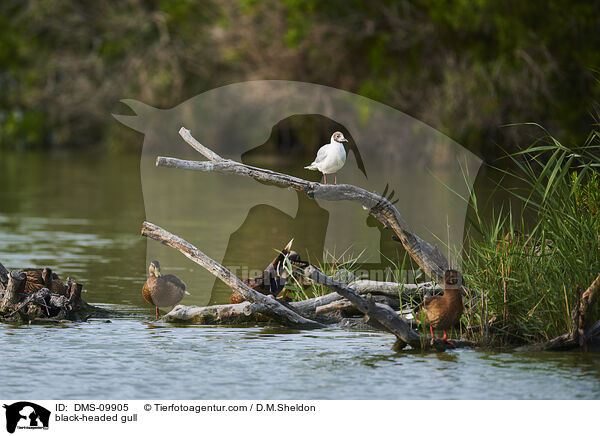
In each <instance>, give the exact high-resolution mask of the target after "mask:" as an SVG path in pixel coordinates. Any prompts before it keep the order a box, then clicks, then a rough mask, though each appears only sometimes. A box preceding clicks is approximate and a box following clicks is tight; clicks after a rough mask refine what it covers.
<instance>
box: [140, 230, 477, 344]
mask: <svg viewBox="0 0 600 436" xmlns="http://www.w3.org/2000/svg"><path fill="white" fill-rule="evenodd" d="M142 235H143V236H146V237H149V238H152V239H154V240H156V241H159V242H161V243H162V244H164V245H167V246H170V247H172V248H175V249H176V250H178V251H179V252H181V253H182V254H184V255H185V256H186V257H188V258H189V259H191V260H192V261H194V262H196V263H197V264H198V265H200V266H202V267H204V268H206V269H207V270H208V271H210V272H211V273H212V274H214V275H215V276H216V277H218V278H219V279H221V280H222V281H223V282H224V283H225V284H227V285H228V286H229V287H231V288H232V289H233V290H234V291H236V292H238V293H239V294H240V295H242V296H243V297H244V298H245V299H246V300H247V301H248V303H241V304H238V305H227V306H221V307H219V308H216V309H215V308H214V307H213V308H210V307H208V308H202V310H201V311H198V312H196V319H202V320H204V319H214V318H215V317H220V319H223V318H224V317H227V318H229V319H231V318H233V319H241V318H240V316H242V317H243V316H248V315H247V314H249V313H251V312H258V313H260V314H261V315H264V316H266V317H267V318H270V319H273V320H275V321H277V322H279V323H281V324H283V325H285V326H288V327H295V328H320V327H324V326H325V324H323V323H321V322H318V321H315V320H311V319H309V318H306V317H304V316H302V315H300V313H299V311H296V310H294V308H293V306H289V307H288V306H286V305H283V304H282V303H281V302H279V301H277V300H276V299H275V298H272V297H270V296H266V295H263V294H261V293H259V292H256V291H254V290H253V289H251V288H249V287H248V286H247V285H246V284H244V283H243V282H242V281H241V280H240V279H239V278H237V277H236V276H235V275H234V274H233V273H231V271H229V270H228V269H226V268H225V267H223V266H222V265H220V264H219V263H218V262H216V261H214V260H213V259H211V258H210V257H208V256H207V255H206V254H204V253H203V252H201V251H200V250H198V249H197V248H196V247H194V246H193V245H192V244H190V243H189V242H187V241H185V240H184V239H182V238H180V237H179V236H176V235H174V234H172V233H170V232H168V231H167V230H165V229H162V228H161V227H159V226H157V225H155V224H152V223H149V222H144V224H143V226H142ZM305 274H307V276H308V277H310V279H312V280H313V281H314V282H316V283H318V284H322V285H325V286H327V287H328V288H330V289H332V290H334V291H336V292H337V293H338V294H339V295H341V296H342V297H344V298H346V299H347V300H348V301H350V302H351V303H352V304H353V305H354V306H355V307H356V308H357V309H358V310H359V311H360V312H361V313H363V314H364V315H365V317H366V319H367V321H368V322H369V323H370V324H371V325H373V326H374V327H376V328H379V329H382V330H385V331H388V332H390V333H392V334H394V335H395V336H396V338H397V342H396V345H395V347H396V348H397V349H401V348H403V347H404V346H406V345H407V344H408V345H410V346H411V347H412V348H416V349H421V350H426V349H429V348H432V347H433V348H435V349H436V350H440V351H443V350H446V349H448V348H455V347H471V346H473V345H474V344H472V343H469V342H463V341H454V345H452V344H450V343H448V342H446V341H442V340H439V339H433V338H429V337H426V336H422V335H420V334H419V333H417V332H416V331H414V330H412V329H411V328H410V326H409V325H408V323H406V322H405V321H404V320H403V319H402V317H401V316H400V315H398V314H397V313H396V312H395V311H394V309H392V308H391V307H389V306H387V305H385V304H380V303H377V302H375V301H374V300H373V298H372V297H371V295H367V298H365V297H363V296H361V295H359V294H358V293H357V292H356V291H354V290H353V289H351V288H350V287H348V286H347V285H346V284H344V283H340V282H338V281H335V280H333V279H332V278H330V277H328V276H327V275H325V274H323V272H321V271H320V270H319V269H317V268H315V267H314V266H312V265H310V266H309V267H308V268H306V272H305ZM323 301H325V298H323ZM330 302H331V301H329V302H328V303H330ZM251 303H254V304H255V305H256V306H254V307H252V305H251ZM328 303H325V304H328ZM322 305H323V304H321V306H322ZM225 307H226V309H225ZM178 310H183V309H181V306H178V308H176V309H175V311H174V312H175V314H176V313H177V311H178ZM175 314H168V317H167V319H169V318H172V317H174V315H175Z"/></svg>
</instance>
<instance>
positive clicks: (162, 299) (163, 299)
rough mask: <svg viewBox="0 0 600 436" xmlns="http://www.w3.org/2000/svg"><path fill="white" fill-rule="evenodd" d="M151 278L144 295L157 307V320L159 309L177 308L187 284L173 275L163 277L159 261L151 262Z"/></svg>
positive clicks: (143, 290) (149, 268) (145, 286)
mask: <svg viewBox="0 0 600 436" xmlns="http://www.w3.org/2000/svg"><path fill="white" fill-rule="evenodd" d="M148 272H149V273H150V277H148V280H146V283H144V287H143V289H142V295H143V297H144V299H145V300H146V301H147V302H148V303H150V304H152V305H153V306H154V307H156V319H158V308H159V307H163V306H172V307H175V305H176V304H177V303H179V302H180V301H181V300H182V299H183V296H184V295H185V294H188V295H190V293H189V292H187V291H186V290H185V283H184V282H183V281H181V280H180V279H179V278H178V277H176V276H174V275H173V274H166V275H162V274H161V273H160V264H159V263H158V260H153V261H152V262H150V266H149V267H148Z"/></svg>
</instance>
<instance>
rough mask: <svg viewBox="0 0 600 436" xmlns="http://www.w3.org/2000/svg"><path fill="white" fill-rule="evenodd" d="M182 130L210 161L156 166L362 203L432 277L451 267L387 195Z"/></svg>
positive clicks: (167, 160) (162, 161) (165, 160)
mask: <svg viewBox="0 0 600 436" xmlns="http://www.w3.org/2000/svg"><path fill="white" fill-rule="evenodd" d="M179 134H180V135H181V136H182V137H183V139H184V140H185V141H186V142H187V143H188V144H190V145H191V146H192V147H193V148H194V149H195V150H197V151H198V152H199V153H201V154H202V155H203V156H205V157H206V158H207V159H209V161H201V162H200V161H189V160H182V159H176V158H171V157H163V156H159V157H158V158H157V159H156V165H157V166H163V167H168V168H180V169H185V170H194V171H204V172H219V173H222V174H237V175H243V176H247V177H251V178H253V179H255V180H258V181H261V182H267V183H271V184H274V185H276V186H281V187H289V188H292V189H295V190H297V191H301V192H304V193H306V194H307V195H308V196H309V197H311V198H316V199H322V200H328V201H341V200H349V201H354V202H357V203H359V204H361V205H362V207H363V208H364V209H366V210H367V211H368V212H369V213H370V214H371V215H373V216H374V217H375V218H377V219H378V220H379V221H380V222H382V223H383V225H384V226H386V227H388V228H390V229H392V230H393V231H394V233H395V234H396V236H397V237H398V238H399V239H400V241H401V242H402V245H403V246H404V248H405V249H406V251H407V252H408V253H409V255H410V256H411V257H412V258H413V259H414V260H415V262H416V263H417V264H418V265H419V266H420V267H421V269H422V270H423V271H424V272H425V274H427V275H428V276H429V277H431V278H432V279H433V280H435V281H437V282H439V283H441V282H443V279H444V272H445V271H446V270H447V269H448V261H447V260H446V258H445V257H444V255H443V254H442V253H441V252H440V251H439V250H438V248H437V247H436V246H433V245H431V244H429V243H428V242H426V241H424V240H423V239H421V238H419V236H417V235H416V234H415V233H413V232H412V231H411V230H410V228H409V226H408V224H407V223H406V221H405V220H404V218H403V217H402V215H400V212H398V209H396V207H395V206H394V205H393V204H392V202H391V201H390V200H388V199H387V198H385V197H383V196H381V195H378V194H376V193H372V192H369V191H367V190H365V189H362V188H359V187H357V186H354V185H348V184H341V185H323V184H321V183H318V182H310V181H308V180H304V179H300V178H298V177H293V176H290V175H287V174H282V173H278V172H276V171H271V170H267V169H263V168H257V167H253V166H249V165H245V164H242V163H240V162H236V161H234V160H230V159H224V158H222V157H221V156H219V155H218V154H216V153H215V152H213V151H212V150H210V149H209V148H207V147H205V146H203V145H202V144H200V143H199V142H198V141H197V140H196V139H194V138H193V137H192V135H191V134H190V131H189V130H187V129H185V128H183V127H182V128H181V129H180V130H179Z"/></svg>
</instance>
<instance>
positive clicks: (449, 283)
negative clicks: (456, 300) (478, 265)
mask: <svg viewBox="0 0 600 436" xmlns="http://www.w3.org/2000/svg"><path fill="white" fill-rule="evenodd" d="M461 287H462V274H461V273H459V272H458V271H456V270H455V269H449V270H446V272H445V273H444V288H445V289H460V288H461Z"/></svg>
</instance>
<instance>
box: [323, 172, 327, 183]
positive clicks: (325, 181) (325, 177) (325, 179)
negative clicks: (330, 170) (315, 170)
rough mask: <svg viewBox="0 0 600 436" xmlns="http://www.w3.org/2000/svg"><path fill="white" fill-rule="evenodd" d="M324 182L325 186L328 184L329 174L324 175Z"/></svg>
mask: <svg viewBox="0 0 600 436" xmlns="http://www.w3.org/2000/svg"><path fill="white" fill-rule="evenodd" d="M323 180H324V182H323V183H324V184H327V174H323Z"/></svg>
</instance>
